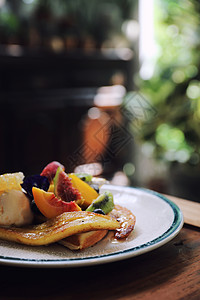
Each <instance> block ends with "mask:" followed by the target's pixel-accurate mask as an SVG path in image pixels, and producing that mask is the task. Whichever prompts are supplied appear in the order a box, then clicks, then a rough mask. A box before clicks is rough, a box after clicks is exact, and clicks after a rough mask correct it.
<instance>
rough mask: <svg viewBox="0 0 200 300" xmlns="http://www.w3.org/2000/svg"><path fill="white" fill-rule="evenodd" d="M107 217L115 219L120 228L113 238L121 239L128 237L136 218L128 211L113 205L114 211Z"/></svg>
mask: <svg viewBox="0 0 200 300" xmlns="http://www.w3.org/2000/svg"><path fill="white" fill-rule="evenodd" d="M109 216H111V217H112V218H114V219H116V220H117V221H118V222H119V223H120V227H119V228H117V229H116V231H115V235H114V237H115V238H116V239H123V238H126V237H127V236H129V234H130V233H131V231H133V229H134V226H135V222H136V217H135V216H134V215H133V214H132V212H131V211H130V210H128V209H127V208H125V207H122V206H120V205H115V207H114V209H113V210H112V211H111V212H110V213H109Z"/></svg>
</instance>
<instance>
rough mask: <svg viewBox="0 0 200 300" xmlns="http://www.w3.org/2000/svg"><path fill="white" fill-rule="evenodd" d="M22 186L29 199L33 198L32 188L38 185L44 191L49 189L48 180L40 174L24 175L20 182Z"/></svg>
mask: <svg viewBox="0 0 200 300" xmlns="http://www.w3.org/2000/svg"><path fill="white" fill-rule="evenodd" d="M21 186H22V188H23V189H24V190H25V191H26V193H27V196H28V197H29V199H30V200H32V199H33V193H32V188H33V187H38V188H39V189H42V190H44V191H48V189H49V180H48V178H47V177H45V176H41V175H31V176H27V177H25V179H24V181H23V183H22V184H21Z"/></svg>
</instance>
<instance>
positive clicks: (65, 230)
mask: <svg viewBox="0 0 200 300" xmlns="http://www.w3.org/2000/svg"><path fill="white" fill-rule="evenodd" d="M119 226H120V225H119V222H117V221H116V220H114V219H112V218H111V217H109V216H103V215H97V214H94V213H91V212H88V211H74V212H67V213H63V214H62V215H59V216H57V217H55V218H52V219H50V220H47V221H46V222H44V223H42V224H39V225H32V226H29V227H27V228H16V227H10V228H6V227H0V239H3V240H7V241H14V242H17V243H22V244H26V245H32V246H39V245H48V244H51V243H55V242H57V241H59V240H61V239H64V238H66V237H68V236H71V235H74V234H77V233H81V232H87V231H91V230H101V229H108V230H116V229H117V228H119Z"/></svg>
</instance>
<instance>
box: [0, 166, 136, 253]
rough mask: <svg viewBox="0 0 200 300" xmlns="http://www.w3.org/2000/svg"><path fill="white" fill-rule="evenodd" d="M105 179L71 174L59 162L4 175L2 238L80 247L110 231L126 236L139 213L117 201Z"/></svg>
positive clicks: (0, 203)
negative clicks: (30, 171) (31, 171)
mask: <svg viewBox="0 0 200 300" xmlns="http://www.w3.org/2000/svg"><path fill="white" fill-rule="evenodd" d="M103 183H105V180H104V179H102V178H95V177H93V176H91V175H90V174H85V173H67V172H66V171H65V167H64V166H63V165H62V164H61V163H59V162H57V161H53V162H51V163H49V164H48V165H47V166H45V168H44V169H43V170H42V171H41V173H40V174H37V175H31V176H27V177H25V176H24V174H23V172H17V173H8V174H3V175H0V239H4V240H7V241H12V242H16V243H22V244H26V245H31V246H40V245H49V244H52V243H56V242H58V243H60V244H62V245H63V246H65V247H67V248H69V249H71V250H81V249H85V248H88V247H91V246H93V245H94V244H96V243H97V242H100V241H101V240H102V239H103V238H104V237H105V236H106V235H107V233H108V232H109V231H112V232H113V237H114V238H115V239H118V240H123V239H125V238H127V237H128V236H129V235H130V233H131V232H132V231H133V229H134V226H135V222H136V218H135V216H134V215H133V213H132V212H131V211H130V210H128V209H127V208H125V207H122V206H120V205H116V204H115V203H114V199H113V194H112V193H111V192H110V191H104V192H100V187H101V185H102V184H103Z"/></svg>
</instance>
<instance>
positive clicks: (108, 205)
mask: <svg viewBox="0 0 200 300" xmlns="http://www.w3.org/2000/svg"><path fill="white" fill-rule="evenodd" d="M113 208H114V201H113V195H112V193H110V192H108V191H105V192H104V193H103V194H101V195H99V196H98V197H97V198H96V199H95V200H94V201H93V202H92V204H90V206H89V207H88V208H87V209H86V210H87V211H94V212H97V210H102V211H103V212H104V213H105V214H108V213H109V212H111V211H112V210H113Z"/></svg>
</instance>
